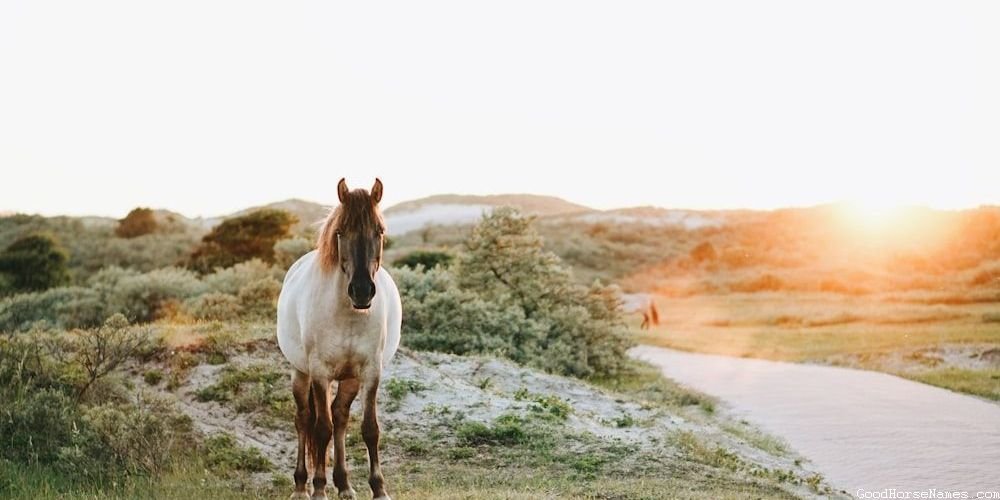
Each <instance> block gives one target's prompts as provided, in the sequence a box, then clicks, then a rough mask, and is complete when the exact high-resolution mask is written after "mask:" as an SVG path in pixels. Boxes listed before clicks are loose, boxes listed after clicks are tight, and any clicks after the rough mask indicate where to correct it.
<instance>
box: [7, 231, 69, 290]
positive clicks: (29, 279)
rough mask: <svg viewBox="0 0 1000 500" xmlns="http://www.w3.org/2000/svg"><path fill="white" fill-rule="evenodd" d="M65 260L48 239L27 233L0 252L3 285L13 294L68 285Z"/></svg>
mask: <svg viewBox="0 0 1000 500" xmlns="http://www.w3.org/2000/svg"><path fill="white" fill-rule="evenodd" d="M68 260H69V256H68V255H67V254H66V251H65V250H63V249H62V248H61V247H60V246H59V245H58V244H57V243H56V241H55V239H53V238H52V237H51V236H49V235H45V234H31V235H28V236H24V237H22V238H19V239H17V240H15V241H14V242H13V243H11V244H10V246H8V247H7V249H5V250H4V251H3V252H2V253H0V273H4V274H6V275H7V280H6V281H7V283H6V286H7V287H9V288H11V289H13V290H15V291H21V292H31V291H38V290H45V289H48V288H52V287H55V286H59V285H63V284H66V283H68V282H69V271H68V268H67V265H66V262H67V261H68Z"/></svg>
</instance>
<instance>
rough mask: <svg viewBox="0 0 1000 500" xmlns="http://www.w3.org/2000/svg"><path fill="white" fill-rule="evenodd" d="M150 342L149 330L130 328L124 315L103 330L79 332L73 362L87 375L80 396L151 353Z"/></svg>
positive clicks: (116, 317)
mask: <svg viewBox="0 0 1000 500" xmlns="http://www.w3.org/2000/svg"><path fill="white" fill-rule="evenodd" d="M150 343H151V342H150V338H149V331H148V330H146V329H139V328H132V327H130V326H129V324H128V320H126V319H125V316H123V315H121V314H115V315H114V316H111V317H110V318H108V319H107V321H105V322H104V325H102V326H101V327H100V328H97V329H90V330H79V331H77V332H76V334H75V335H74V336H73V337H71V341H70V343H69V344H68V345H69V346H71V348H72V351H73V352H72V356H71V358H70V359H72V361H74V362H75V363H76V364H77V365H79V366H80V368H81V369H82V372H83V375H84V379H83V382H82V385H81V387H80V389H79V391H78V395H79V396H82V395H83V394H84V393H85V392H87V389H89V388H90V387H91V386H92V385H93V384H94V382H96V381H97V380H99V379H101V378H103V377H105V376H107V375H108V374H110V373H112V372H114V371H116V370H117V369H118V368H119V367H120V366H122V364H124V363H125V362H126V361H128V360H129V359H131V358H132V357H134V356H136V355H138V354H139V353H141V352H144V351H145V350H147V349H148V347H149V345H150Z"/></svg>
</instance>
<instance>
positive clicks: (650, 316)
mask: <svg viewBox="0 0 1000 500" xmlns="http://www.w3.org/2000/svg"><path fill="white" fill-rule="evenodd" d="M659 325H660V313H659V311H657V310H656V302H655V301H654V300H653V299H649V303H648V304H647V305H646V309H645V310H643V311H642V324H641V325H639V328H641V329H643V330H649V328H650V326H659Z"/></svg>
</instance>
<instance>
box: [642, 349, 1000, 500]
mask: <svg viewBox="0 0 1000 500" xmlns="http://www.w3.org/2000/svg"><path fill="white" fill-rule="evenodd" d="M631 354H632V356H634V357H636V358H638V359H643V360H646V361H649V362H651V363H654V364H656V365H657V366H659V367H661V368H662V370H663V373H664V375H666V376H667V377H670V378H672V379H674V380H676V381H678V382H680V383H681V384H684V385H687V386H689V387H692V388H694V389H697V390H700V391H703V392H705V393H708V394H711V395H713V396H716V397H718V398H720V399H722V400H723V401H725V402H726V403H728V404H729V405H731V407H732V410H733V411H734V412H736V414H738V415H742V416H743V417H744V418H746V419H747V420H749V421H751V422H753V423H756V424H758V425H759V426H761V427H762V428H763V429H764V430H765V431H768V432H770V433H772V434H775V435H778V436H781V437H782V438H784V439H785V440H786V441H787V442H788V443H789V444H790V445H791V446H792V447H793V448H794V449H795V450H796V451H798V452H800V453H802V454H803V455H805V456H806V457H807V458H809V459H810V460H811V461H812V463H813V464H814V465H815V466H816V467H817V468H818V469H819V470H820V472H821V473H823V474H824V475H825V477H826V478H827V480H829V482H830V483H831V484H832V485H833V486H835V487H838V488H843V489H845V490H846V491H847V492H849V493H851V494H856V492H857V491H858V489H859V488H863V489H865V490H869V491H880V490H883V489H886V488H897V489H899V490H910V491H913V490H926V489H930V488H936V489H938V490H960V491H969V492H971V494H972V495H973V496H970V498H973V497H974V495H975V493H976V492H977V491H1000V405H997V404H995V403H992V402H988V401H985V400H980V399H977V398H975V397H971V396H965V395H961V394H957V393H954V392H951V391H947V390H944V389H939V388H936V387H932V386H929V385H924V384H919V383H916V382H910V381H907V380H904V379H901V378H898V377H894V376H891V375H886V374H883V373H877V372H869V371H861V370H852V369H846V368H836V367H826V366H815V365H802V364H793V363H781V362H774V361H765V360H757V359H745V358H731V357H726V356H716V355H706V354H693V353H686V352H680V351H674V350H670V349H664V348H659V347H652V346H640V347H637V348H635V349H633V350H632V351H631Z"/></svg>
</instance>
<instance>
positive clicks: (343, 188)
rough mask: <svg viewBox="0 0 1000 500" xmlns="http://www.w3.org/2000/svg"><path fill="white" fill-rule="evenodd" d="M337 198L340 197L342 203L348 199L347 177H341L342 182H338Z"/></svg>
mask: <svg viewBox="0 0 1000 500" xmlns="http://www.w3.org/2000/svg"><path fill="white" fill-rule="evenodd" d="M337 198H340V202H341V203H343V202H344V201H345V200H347V179H345V178H343V177H341V178H340V182H338V183H337Z"/></svg>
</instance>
